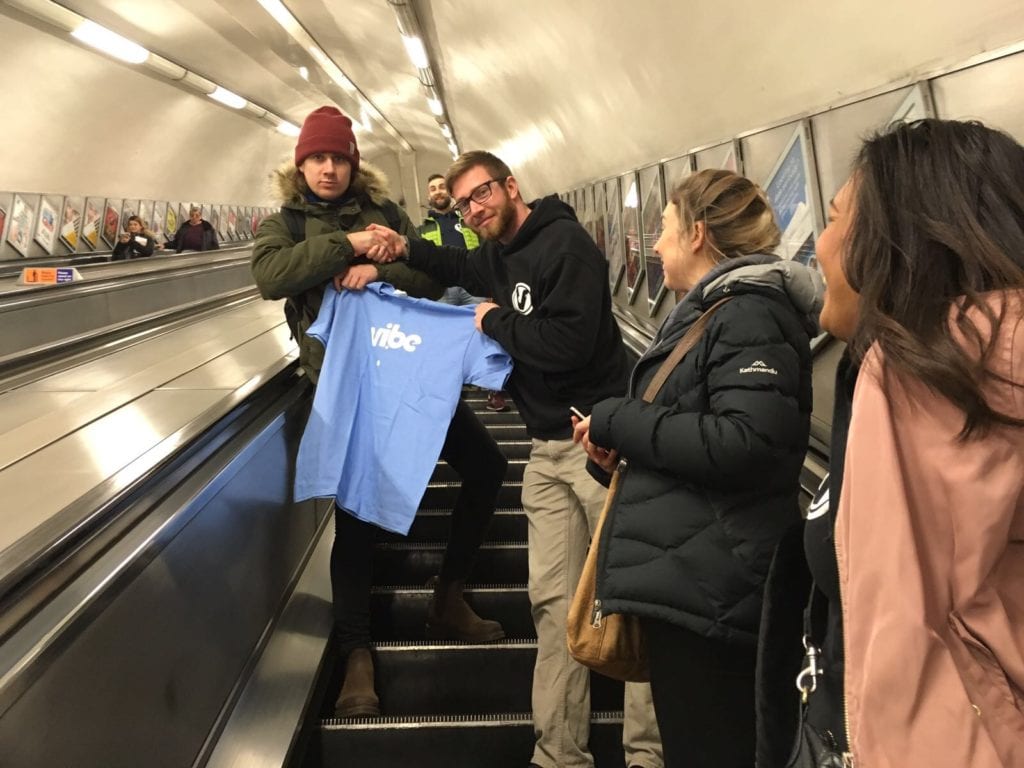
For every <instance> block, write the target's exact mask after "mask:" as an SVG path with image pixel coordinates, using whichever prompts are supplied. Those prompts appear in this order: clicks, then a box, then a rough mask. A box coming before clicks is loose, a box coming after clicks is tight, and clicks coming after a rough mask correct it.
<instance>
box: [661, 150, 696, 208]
mask: <svg viewBox="0 0 1024 768" xmlns="http://www.w3.org/2000/svg"><path fill="white" fill-rule="evenodd" d="M662 167H663V170H662V174H663V175H664V177H665V203H666V204H667V203H668V198H669V196H670V195H671V194H672V190H673V189H675V188H676V186H677V185H678V184H679V182H681V181H682V180H683V179H685V178H686V177H687V176H689V175H690V174H691V173H693V155H683V156H682V157H677V158H675V159H674V160H666V161H665V162H664V163H662Z"/></svg>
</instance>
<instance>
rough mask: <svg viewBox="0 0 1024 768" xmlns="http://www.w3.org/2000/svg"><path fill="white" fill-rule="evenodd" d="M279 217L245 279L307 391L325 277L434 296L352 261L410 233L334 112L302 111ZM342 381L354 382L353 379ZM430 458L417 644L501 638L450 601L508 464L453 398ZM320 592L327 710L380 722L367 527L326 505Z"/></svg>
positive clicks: (424, 282)
mask: <svg viewBox="0 0 1024 768" xmlns="http://www.w3.org/2000/svg"><path fill="white" fill-rule="evenodd" d="M274 182H275V185H276V189H277V192H278V195H279V197H280V199H281V201H282V205H281V211H280V213H276V214H273V215H271V216H268V217H267V218H266V219H264V221H263V223H262V224H261V225H260V228H259V232H258V233H257V235H256V240H255V244H254V246H253V255H252V272H253V276H254V277H255V279H256V285H257V286H258V287H259V289H260V293H261V294H262V295H263V298H265V299H285V300H286V302H285V317H286V318H287V319H288V322H289V325H290V327H291V329H292V333H293V335H294V337H295V339H296V341H297V343H298V345H299V362H300V364H301V365H302V367H303V368H304V369H305V370H306V373H307V374H308V375H309V377H310V379H311V380H312V381H313V382H316V380H317V378H318V376H319V373H320V368H321V367H322V365H323V355H324V349H323V347H322V346H321V345H320V343H319V342H318V341H316V340H314V339H312V338H310V337H308V336H307V335H306V331H307V330H308V329H309V327H310V325H312V324H313V321H314V320H316V317H317V313H318V312H319V310H320V304H321V302H322V300H323V293H324V287H325V286H326V285H327V284H328V283H330V282H331V281H332V280H335V281H336V284H338V285H340V286H343V287H345V288H348V289H351V290H360V289H362V288H364V287H365V286H366V285H367V284H368V283H371V282H373V281H376V280H383V281H385V282H388V283H391V284H392V285H394V286H395V287H396V288H400V289H402V290H404V291H406V292H407V293H409V294H410V295H412V296H418V297H427V298H432V299H437V298H438V297H440V295H441V293H442V292H443V289H442V287H441V286H440V285H438V284H437V283H435V282H434V281H433V280H432V279H430V278H428V277H427V276H426V275H424V274H423V273H422V272H416V271H415V270H413V269H410V268H409V267H408V266H406V265H404V264H397V263H396V264H387V265H375V264H370V263H367V262H366V260H365V259H357V258H356V253H365V252H366V251H367V250H368V248H369V247H370V245H372V244H373V243H375V242H378V241H379V238H380V236H379V235H375V234H374V233H373V232H369V231H366V228H367V227H368V226H369V225H371V224H378V225H385V226H388V227H390V228H391V229H394V230H397V231H398V232H400V233H401V234H403V235H405V236H407V237H410V238H413V239H416V238H418V235H417V234H416V227H415V226H413V224H412V222H410V221H409V217H408V216H407V215H406V213H405V211H403V210H402V209H401V208H399V207H398V206H397V205H395V203H394V202H392V201H391V200H390V199H388V195H387V185H386V179H385V178H384V175H383V174H382V173H381V172H380V171H378V170H377V169H376V168H373V167H372V166H371V165H370V164H368V163H361V162H360V158H359V147H358V144H357V142H356V137H355V134H354V133H353V132H352V121H351V120H350V119H349V118H347V117H346V116H345V115H343V114H342V113H341V112H340V111H339V110H337V109H336V108H334V107H320V108H319V109H317V110H314V111H313V112H311V113H310V114H309V116H308V117H307V118H306V120H305V122H304V123H303V124H302V131H301V132H300V133H299V141H298V143H297V144H296V145H295V157H294V162H292V161H291V160H289V161H288V162H287V163H286V164H284V165H283V166H282V167H280V168H279V169H278V170H277V171H276V172H275V174H274ZM353 375H358V372H354V374H353ZM441 457H442V458H443V459H444V460H445V461H447V462H448V464H449V465H450V466H451V467H452V468H454V469H455V470H456V471H457V472H458V473H459V475H460V476H461V477H462V480H463V482H462V488H461V490H460V492H459V495H458V498H457V499H456V501H455V504H454V505H453V507H452V523H451V535H450V538H449V541H448V547H447V549H446V551H445V556H444V561H443V563H442V565H441V573H440V575H439V576H438V577H437V580H436V587H435V589H434V596H433V600H432V601H431V604H430V607H429V608H428V611H427V635H428V637H430V638H432V639H436V640H441V639H452V640H462V641H466V642H485V641H490V640H499V639H501V638H502V637H504V636H505V633H504V630H503V629H502V627H501V625H500V624H499V623H498V622H496V621H486V620H484V619H481V618H480V617H479V616H477V615H476V614H475V613H474V612H473V610H472V609H471V608H470V607H469V605H467V604H466V602H465V601H464V600H463V598H462V586H463V583H464V581H465V579H466V577H467V576H468V575H469V571H470V567H471V566H472V563H473V560H474V557H475V556H476V552H477V550H478V549H479V547H480V544H481V543H482V542H483V539H484V535H485V534H486V531H487V525H488V524H489V522H490V520H491V516H492V515H493V514H494V505H495V502H496V501H497V498H498V492H499V490H500V489H501V483H502V481H503V480H504V478H505V469H506V466H507V464H508V462H507V460H506V459H505V456H504V455H503V454H502V453H501V450H500V449H499V448H498V446H497V443H495V442H494V439H493V438H492V437H491V436H490V434H489V433H488V432H487V430H486V429H485V428H484V426H483V425H482V424H481V423H480V421H479V420H478V419H477V417H476V416H475V415H474V414H473V412H472V410H470V408H469V406H467V405H466V404H465V403H463V402H462V401H460V402H459V405H458V406H457V407H456V410H455V414H454V415H453V417H452V421H451V424H450V425H449V427H448V434H447V436H446V438H445V442H444V447H443V448H442V449H441ZM334 523H335V538H334V547H333V549H332V551H331V587H332V590H333V593H334V623H335V633H336V636H337V639H338V646H339V649H340V650H341V652H342V654H344V656H345V658H346V661H345V681H344V684H343V685H342V688H341V692H340V694H339V696H338V699H337V703H336V704H335V713H336V714H337V716H339V717H360V716H373V715H377V714H379V713H380V707H379V704H378V700H377V694H376V692H375V691H374V686H373V657H372V656H371V653H370V648H371V638H370V610H369V604H370V561H371V557H372V555H373V549H374V544H375V539H376V531H377V529H376V528H375V527H374V526H373V525H371V524H369V523H366V522H363V521H362V520H359V519H357V518H355V517H353V516H352V515H350V514H348V513H347V512H345V511H344V510H342V509H338V508H337V507H335V510H334Z"/></svg>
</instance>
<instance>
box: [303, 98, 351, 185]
mask: <svg viewBox="0 0 1024 768" xmlns="http://www.w3.org/2000/svg"><path fill="white" fill-rule="evenodd" d="M316 152H335V153H337V154H339V155H343V156H344V157H345V159H346V160H348V161H349V162H350V163H351V164H352V175H353V176H354V175H355V173H356V171H358V170H359V148H358V147H357V146H356V135H355V134H354V133H353V132H352V121H351V120H349V119H348V118H347V117H345V115H343V114H342V113H341V112H340V110H338V109H335V108H334V107H320V109H314V110H313V111H312V112H310V113H309V115H308V116H307V117H306V119H305V121H304V122H303V123H302V130H301V131H300V132H299V143H298V144H296V145H295V166H296V167H298V166H300V165H302V161H303V160H305V159H306V158H307V157H309V156H310V155H312V154H314V153H316Z"/></svg>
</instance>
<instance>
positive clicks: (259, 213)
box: [249, 208, 264, 237]
mask: <svg viewBox="0 0 1024 768" xmlns="http://www.w3.org/2000/svg"><path fill="white" fill-rule="evenodd" d="M263 216H264V213H263V209H262V208H253V209H252V214H251V215H250V216H249V229H250V231H251V232H252V236H253V237H256V233H257V232H259V231H260V223H261V222H262V221H263Z"/></svg>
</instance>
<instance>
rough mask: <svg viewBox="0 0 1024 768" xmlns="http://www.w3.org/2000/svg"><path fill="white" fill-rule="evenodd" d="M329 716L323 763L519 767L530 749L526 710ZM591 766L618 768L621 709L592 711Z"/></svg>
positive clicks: (344, 767) (334, 767)
mask: <svg viewBox="0 0 1024 768" xmlns="http://www.w3.org/2000/svg"><path fill="white" fill-rule="evenodd" d="M384 720H385V719H381V720H375V721H355V720H353V721H345V720H329V721H326V722H325V723H323V725H322V727H321V728H320V731H319V734H318V738H319V742H320V743H319V752H320V761H321V763H320V764H321V765H322V766H323V768H349V767H350V766H359V768H407V767H408V766H415V768H483V767H484V766H486V768H524V767H525V766H526V764H527V763H528V762H529V760H530V756H531V754H532V752H533V745H534V735H533V722H532V719H531V717H530V715H529V714H510V715H494V716H492V717H464V718H447V717H438V718H428V717H415V718H408V719H402V718H389V719H386V720H387V721H384ZM590 750H591V752H592V753H593V755H594V762H595V766H596V768H622V765H623V761H624V759H625V758H624V756H623V752H622V713H621V712H604V713H594V715H593V716H592V717H591V724H590Z"/></svg>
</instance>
